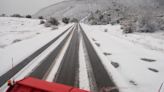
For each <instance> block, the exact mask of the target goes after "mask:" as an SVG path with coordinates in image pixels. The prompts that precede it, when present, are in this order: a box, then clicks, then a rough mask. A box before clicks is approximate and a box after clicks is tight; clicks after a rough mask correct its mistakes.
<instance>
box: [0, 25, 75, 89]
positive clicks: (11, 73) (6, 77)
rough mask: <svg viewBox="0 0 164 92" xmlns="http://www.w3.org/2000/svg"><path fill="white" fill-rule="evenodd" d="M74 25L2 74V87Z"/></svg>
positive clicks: (0, 81)
mask: <svg viewBox="0 0 164 92" xmlns="http://www.w3.org/2000/svg"><path fill="white" fill-rule="evenodd" d="M72 27H73V26H71V27H69V28H68V29H66V30H65V31H64V32H62V33H61V34H60V35H59V36H57V37H56V38H54V39H53V40H51V41H50V42H48V43H47V44H46V45H44V46H43V47H41V48H40V49H38V50H37V51H35V52H34V53H33V54H31V55H30V56H28V57H27V58H25V59H24V60H23V61H21V62H20V63H19V64H17V65H16V66H14V67H13V68H12V69H10V70H9V71H7V72H6V73H5V74H3V75H1V76H0V87H1V86H2V85H3V84H5V83H6V82H7V81H8V80H9V79H11V78H12V77H13V76H14V75H15V74H16V73H18V72H19V71H20V70H21V69H22V68H23V67H25V66H26V65H27V64H28V63H30V62H31V61H32V60H33V59H34V58H35V57H37V56H38V55H39V54H41V53H42V52H43V51H44V50H45V49H47V48H48V47H49V46H50V45H52V44H53V43H54V42H55V41H56V40H57V39H59V38H60V37H61V36H62V35H63V34H65V33H66V32H67V31H68V30H70V29H71V28H72Z"/></svg>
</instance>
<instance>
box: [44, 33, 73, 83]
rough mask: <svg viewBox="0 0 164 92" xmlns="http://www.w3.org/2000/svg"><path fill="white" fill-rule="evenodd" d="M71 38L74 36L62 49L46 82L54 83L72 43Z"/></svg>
mask: <svg viewBox="0 0 164 92" xmlns="http://www.w3.org/2000/svg"><path fill="white" fill-rule="evenodd" d="M71 37H72V34H71V35H70V37H69V38H68V39H67V42H66V43H65V45H64V47H63V48H62V50H61V52H60V53H59V55H58V56H57V58H56V59H55V63H54V65H53V66H52V69H51V70H50V72H49V74H48V76H47V77H46V81H49V82H53V79H54V78H55V76H56V74H57V71H58V69H59V67H60V64H61V61H62V59H63V57H64V53H65V52H66V50H67V48H68V46H69V43H70V41H71Z"/></svg>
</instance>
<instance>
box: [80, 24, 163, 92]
mask: <svg viewBox="0 0 164 92" xmlns="http://www.w3.org/2000/svg"><path fill="white" fill-rule="evenodd" d="M82 27H83V29H84V30H85V32H86V33H87V35H88V36H89V38H90V40H91V41H92V44H93V46H94V47H95V48H97V49H96V50H97V52H98V54H99V56H101V59H102V60H103V61H102V62H103V64H104V65H105V67H106V69H107V70H108V72H109V74H111V76H112V78H113V79H114V81H115V82H116V84H117V85H118V87H119V88H120V89H121V92H158V89H159V88H160V85H161V84H162V82H163V81H164V67H163V65H164V62H163V61H164V51H162V49H164V46H163V43H164V40H163V38H164V37H163V33H154V34H151V35H148V34H139V33H138V34H137V33H136V34H128V35H125V34H122V32H121V29H120V26H119V25H116V26H111V25H106V26H101V25H100V26H89V25H85V24H82ZM105 29H106V30H107V32H105ZM111 63H112V64H113V63H114V65H113V66H112V64H111ZM114 66H115V68H114ZM116 67H117V68H116ZM125 90H126V91H125ZM131 90H133V91H131Z"/></svg>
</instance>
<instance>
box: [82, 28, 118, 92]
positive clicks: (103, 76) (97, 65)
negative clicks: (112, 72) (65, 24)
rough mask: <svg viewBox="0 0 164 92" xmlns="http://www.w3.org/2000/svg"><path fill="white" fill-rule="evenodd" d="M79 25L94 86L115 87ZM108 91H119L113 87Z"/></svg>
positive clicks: (100, 87)
mask: <svg viewBox="0 0 164 92" xmlns="http://www.w3.org/2000/svg"><path fill="white" fill-rule="evenodd" d="M79 27H80V29H81V33H82V35H83V39H84V43H85V45H86V49H87V53H88V56H89V61H90V63H91V67H92V70H93V74H94V77H95V82H96V85H95V86H97V89H98V91H100V90H101V89H102V88H104V87H116V85H115V84H114V82H113V80H112V79H111V77H110V76H109V74H108V73H107V71H106V69H105V68H104V66H103V64H102V63H101V60H100V58H99V56H98V55H97V53H96V51H95V50H94V48H93V46H92V45H91V42H90V41H89V39H88V37H87V35H86V34H85V32H84V31H83V29H82V28H81V26H80V25H79ZM110 92H119V91H118V89H114V90H112V91H110Z"/></svg>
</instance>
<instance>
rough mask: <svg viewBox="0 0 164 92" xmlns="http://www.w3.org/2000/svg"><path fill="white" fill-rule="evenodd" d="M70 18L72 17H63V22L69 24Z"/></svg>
mask: <svg viewBox="0 0 164 92" xmlns="http://www.w3.org/2000/svg"><path fill="white" fill-rule="evenodd" d="M69 20H70V18H67V17H64V18H63V19H62V22H63V23H65V24H68V23H69Z"/></svg>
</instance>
